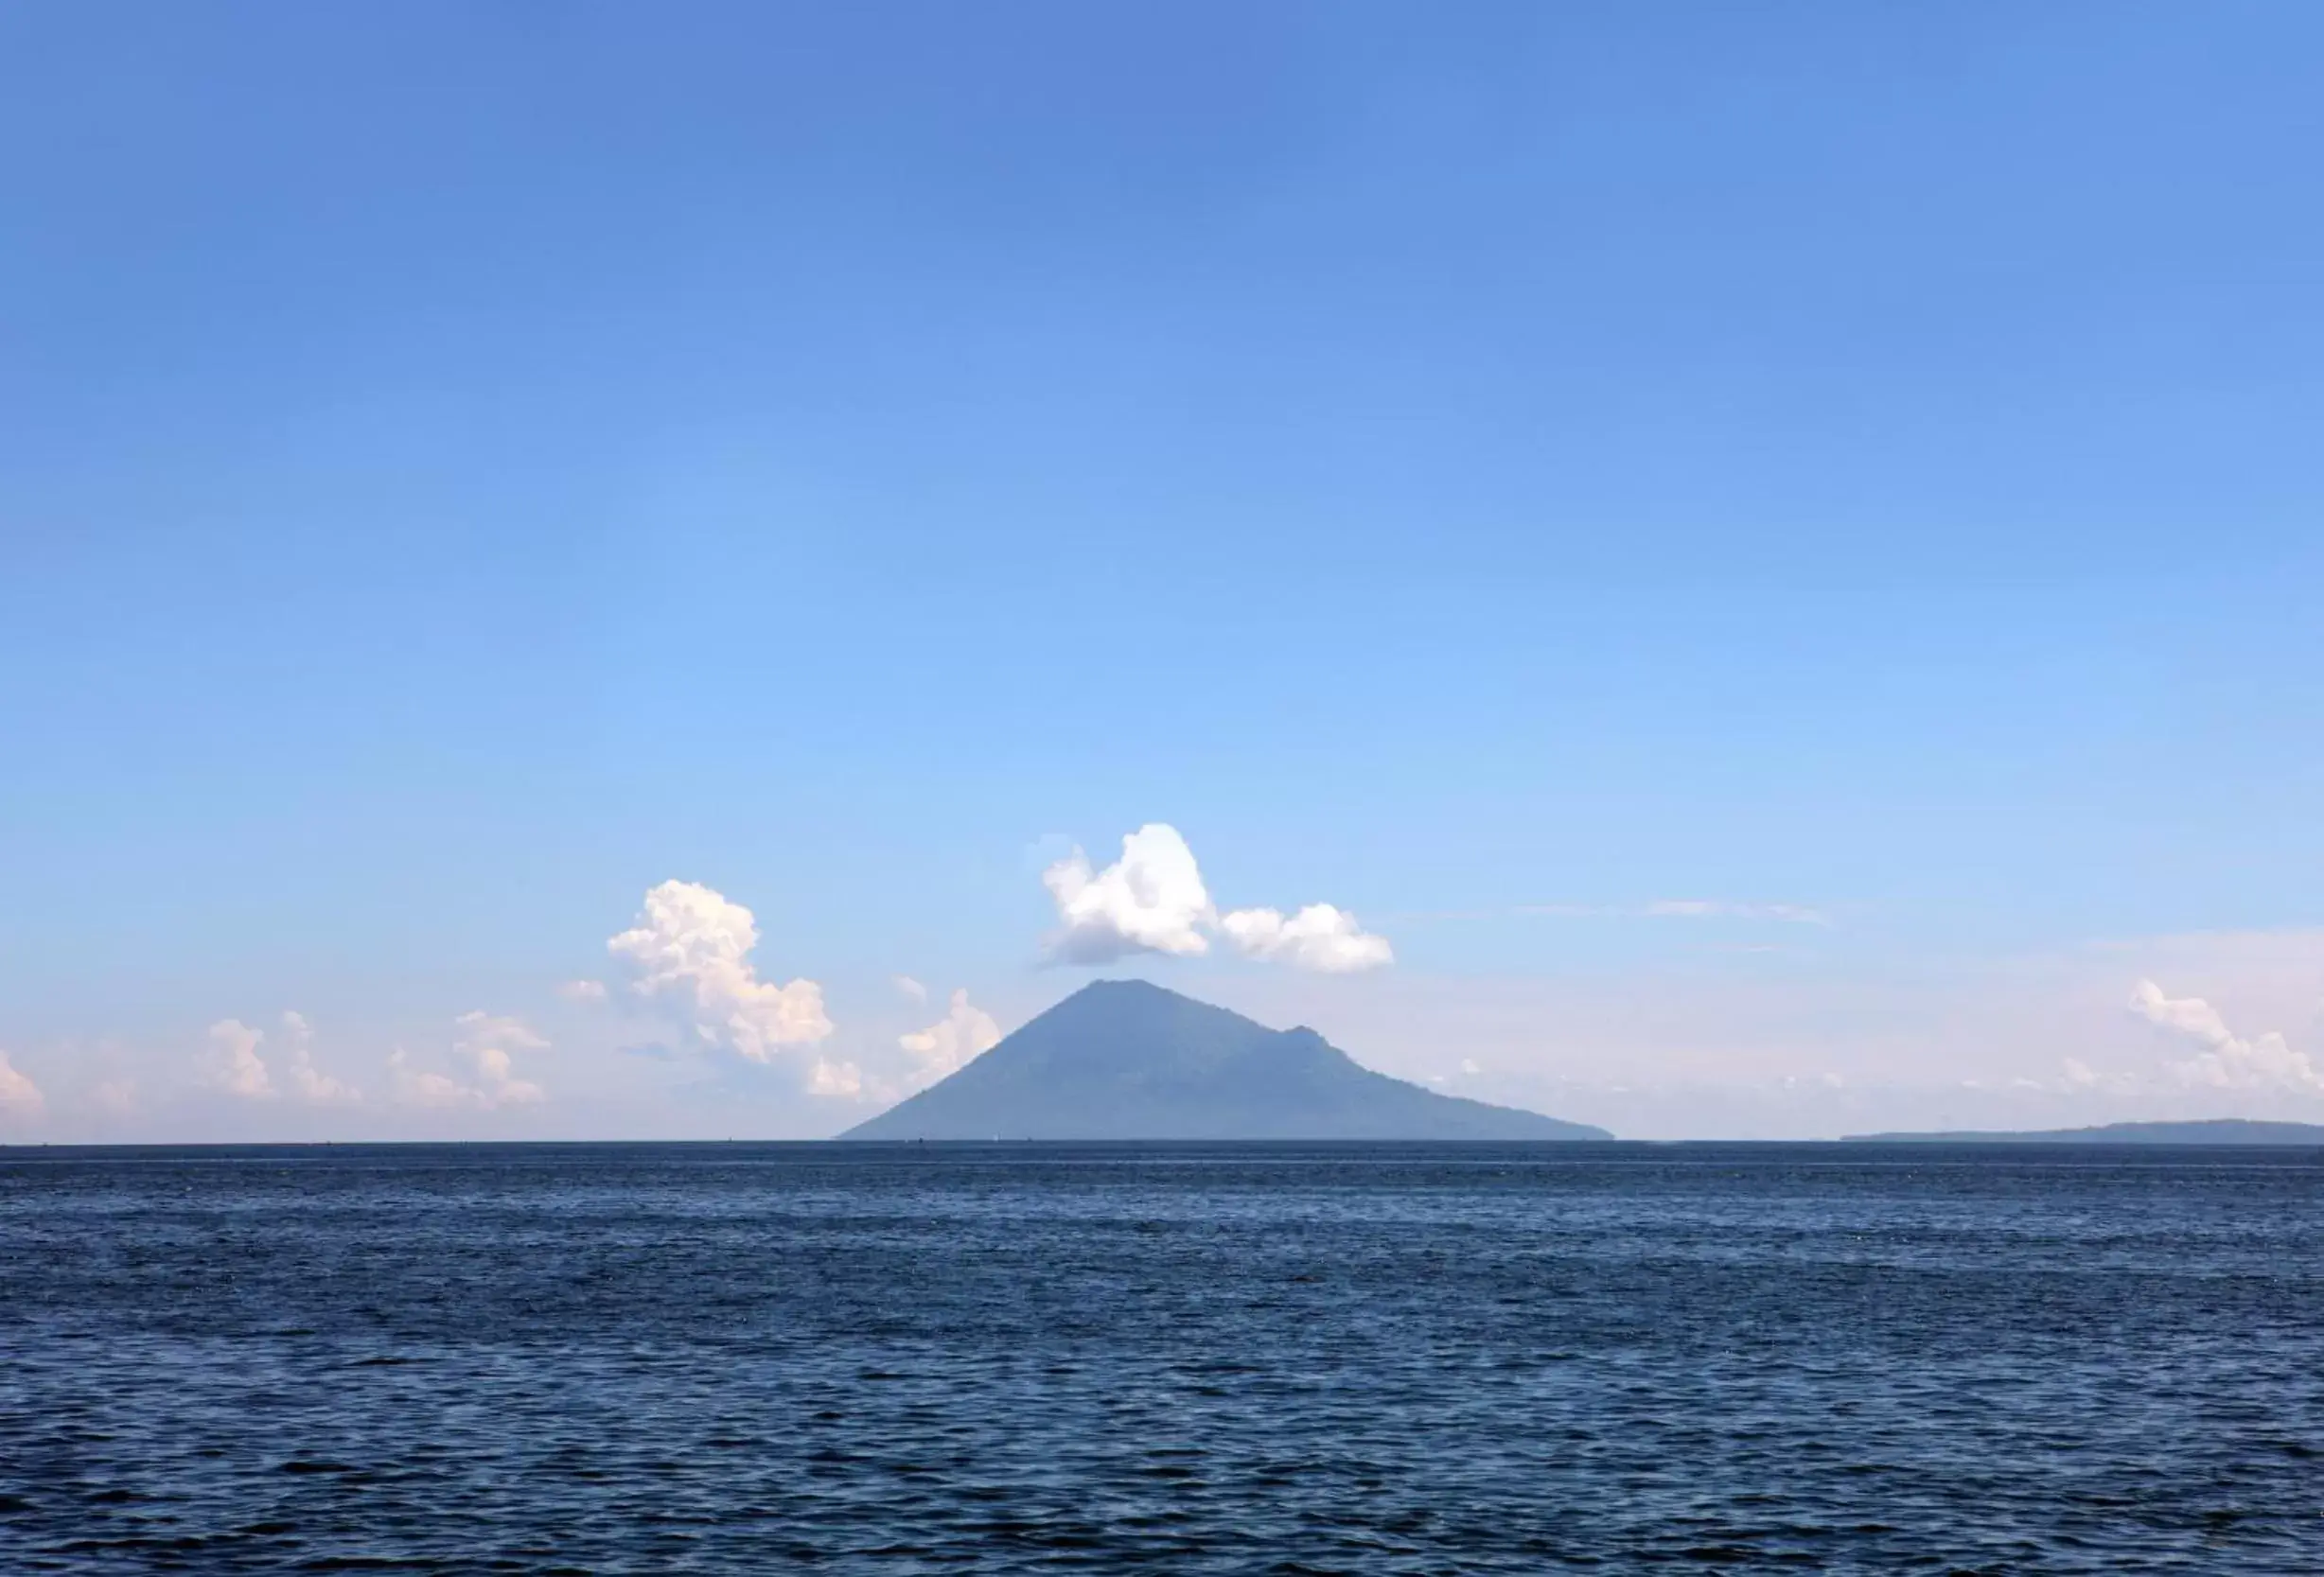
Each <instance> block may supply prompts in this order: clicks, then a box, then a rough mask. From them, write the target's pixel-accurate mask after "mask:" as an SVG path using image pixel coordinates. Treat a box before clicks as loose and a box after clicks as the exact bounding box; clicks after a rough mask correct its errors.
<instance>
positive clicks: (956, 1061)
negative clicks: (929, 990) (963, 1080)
mask: <svg viewBox="0 0 2324 1577" xmlns="http://www.w3.org/2000/svg"><path fill="white" fill-rule="evenodd" d="M999 1043H1000V1025H998V1024H996V1023H995V1022H994V1019H993V1015H992V1014H990V1013H988V1012H986V1011H985V1010H984V1009H983V1008H978V1007H976V1006H974V1005H973V1004H971V1003H970V1001H969V1000H968V991H967V990H966V989H965V988H964V989H962V990H957V991H954V992H953V993H952V1005H951V1007H950V1008H948V1009H947V1010H946V1011H945V1013H944V1016H943V1017H942V1018H941V1019H939V1020H937V1021H936V1022H935V1023H934V1024H932V1025H928V1027H927V1028H925V1029H917V1030H914V1031H913V1032H912V1033H910V1034H909V1035H906V1036H904V1037H903V1038H902V1039H900V1040H899V1041H897V1044H898V1045H900V1046H902V1047H903V1048H904V1049H905V1050H906V1051H907V1052H909V1053H911V1055H912V1062H913V1074H914V1076H915V1082H916V1083H918V1084H933V1083H935V1082H936V1081H937V1080H938V1079H940V1078H944V1077H945V1076H947V1075H949V1074H952V1073H956V1072H958V1071H959V1070H960V1068H962V1067H964V1066H966V1065H967V1064H968V1063H969V1062H970V1061H972V1060H975V1059H976V1058H977V1057H980V1056H982V1055H983V1054H984V1053H986V1052H988V1051H990V1050H992V1049H993V1047H995V1045H997V1044H999Z"/></svg>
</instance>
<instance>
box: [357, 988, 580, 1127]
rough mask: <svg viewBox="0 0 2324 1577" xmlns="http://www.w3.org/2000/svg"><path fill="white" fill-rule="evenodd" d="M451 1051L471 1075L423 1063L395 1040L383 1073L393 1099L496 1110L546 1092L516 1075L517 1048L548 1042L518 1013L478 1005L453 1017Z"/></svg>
mask: <svg viewBox="0 0 2324 1577" xmlns="http://www.w3.org/2000/svg"><path fill="white" fill-rule="evenodd" d="M452 1028H453V1038H452V1055H453V1057H454V1058H455V1059H457V1060H460V1061H462V1062H465V1063H467V1066H468V1068H469V1069H470V1070H471V1074H472V1077H471V1078H470V1079H467V1080H463V1079H460V1078H454V1077H452V1076H451V1075H449V1074H446V1073H440V1072H437V1071H435V1070H433V1069H430V1068H422V1067H420V1066H418V1065H417V1064H415V1063H414V1061H413V1060H412V1057H411V1054H410V1053H409V1052H407V1051H405V1050H404V1049H403V1048H402V1047H401V1046H397V1047H396V1049H395V1050H394V1051H393V1052H391V1053H390V1054H389V1055H388V1059H387V1069H388V1078H389V1081H390V1083H391V1085H392V1086H393V1088H394V1091H395V1095H396V1100H398V1101H400V1102H401V1103H403V1104H404V1105H406V1106H426V1107H435V1108H438V1109H445V1110H467V1111H476V1112H490V1111H495V1110H497V1109H499V1108H501V1107H504V1106H532V1105H536V1104H537V1103H538V1102H540V1101H543V1100H545V1099H547V1098H548V1092H547V1091H546V1090H543V1089H542V1088H541V1087H540V1086H539V1085H538V1084H536V1083H534V1082H533V1081H532V1080H530V1079H527V1078H519V1077H518V1076H517V1071H516V1062H515V1057H516V1054H517V1053H519V1052H536V1051H546V1050H548V1049H549V1043H548V1041H547V1040H545V1039H544V1038H542V1037H541V1036H540V1035H539V1034H537V1033H536V1032H535V1031H534V1029H533V1028H532V1026H531V1025H527V1024H526V1023H525V1022H524V1021H523V1020H522V1019H519V1018H513V1017H508V1016H504V1015H496V1014H491V1013H486V1012H484V1011H483V1010H481V1009H479V1010H477V1011H474V1012H467V1013H463V1014H461V1015H460V1016H459V1017H458V1018H457V1019H454V1020H453V1021H452Z"/></svg>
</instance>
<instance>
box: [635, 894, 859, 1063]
mask: <svg viewBox="0 0 2324 1577" xmlns="http://www.w3.org/2000/svg"><path fill="white" fill-rule="evenodd" d="M758 945H759V927H758V921H757V920H756V919H755V917H753V916H752V914H751V913H750V911H749V910H748V909H747V908H745V907H744V906H743V905H742V904H740V903H737V902H733V900H731V899H730V898H728V897H727V896H726V895H725V894H724V893H721V892H718V891H716V890H714V889H713V888H710V887H706V886H703V885H700V884H699V883H695V882H675V881H673V882H664V883H662V884H661V885H660V886H658V887H655V888H653V889H652V890H651V891H649V892H647V893H646V895H645V904H644V907H643V908H642V909H641V910H640V911H639V912H638V920H637V924H636V925H635V926H633V927H632V928H631V929H629V930H627V931H625V932H623V933H622V934H621V935H620V936H617V937H613V938H611V939H610V940H608V941H607V943H606V950H607V952H609V953H611V954H612V955H614V956H615V957H616V958H619V959H621V960H622V961H623V962H624V963H625V964H626V965H628V967H629V969H630V970H631V972H632V973H633V975H634V978H633V979H632V980H631V981H630V983H629V989H630V990H631V991H633V992H635V993H636V994H637V995H639V996H641V997H644V998H646V999H648V1000H650V1001H657V1002H660V1003H661V1004H662V1005H663V1006H664V1007H666V1008H672V1009H674V1010H675V1011H676V1012H677V1013H678V1015H679V1016H680V1018H681V1019H682V1020H683V1021H684V1023H685V1024H686V1025H687V1026H688V1027H689V1028H691V1029H692V1030H693V1031H694V1034H695V1039H696V1040H697V1041H698V1042H700V1043H703V1044H705V1045H713V1046H719V1047H722V1048H724V1049H725V1050H728V1051H731V1052H732V1053H734V1054H735V1055H736V1056H738V1057H741V1058H744V1059H745V1060H748V1061H752V1062H764V1063H774V1062H778V1061H783V1062H786V1063H788V1064H789V1065H791V1066H793V1067H795V1068H796V1070H797V1072H798V1074H799V1078H800V1081H801V1084H802V1086H803V1087H804V1088H805V1090H806V1091H807V1093H808V1094H809V1095H860V1094H861V1093H862V1092H863V1087H864V1083H863V1075H862V1072H861V1070H859V1069H858V1068H857V1067H856V1066H855V1065H854V1063H853V1062H847V1061H841V1060H836V1059H832V1058H827V1057H822V1056H817V1057H815V1058H814V1059H813V1060H811V1061H805V1062H803V1063H802V1062H801V1061H799V1060H796V1059H793V1058H790V1057H786V1055H785V1054H786V1053H790V1052H792V1051H793V1050H794V1048H801V1047H808V1046H814V1045H816V1044H818V1043H820V1042H822V1041H823V1040H825V1039H827V1038H828V1037H829V1036H830V1034H831V1032H832V1023H831V1016H830V1015H829V1014H828V1013H826V1012H825V1011H824V1010H823V988H822V987H821V986H819V985H818V984H816V982H814V981H812V980H794V981H792V982H790V983H789V984H788V985H784V986H778V985H776V984H775V983H774V982H773V981H771V980H762V979H760V978H759V972H758V966H757V965H756V964H755V963H754V962H753V961H752V959H751V956H750V955H751V953H752V951H753V950H754V949H755V948H757V946H758Z"/></svg>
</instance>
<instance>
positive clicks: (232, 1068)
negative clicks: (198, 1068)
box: [202, 1019, 274, 1100]
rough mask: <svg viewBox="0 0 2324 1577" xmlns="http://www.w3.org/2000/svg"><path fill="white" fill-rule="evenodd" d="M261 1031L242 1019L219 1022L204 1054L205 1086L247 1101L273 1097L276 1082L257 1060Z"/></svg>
mask: <svg viewBox="0 0 2324 1577" xmlns="http://www.w3.org/2000/svg"><path fill="white" fill-rule="evenodd" d="M265 1039H266V1032H265V1031H264V1030H262V1029H253V1028H252V1027H251V1026H250V1025H246V1024H244V1023H243V1022H242V1021H241V1020H240V1019H220V1020H219V1021H218V1022H217V1023H216V1024H214V1025H210V1029H209V1045H208V1047H207V1048H206V1049H204V1051H203V1052H202V1082H203V1083H205V1084H207V1085H209V1086H210V1087H211V1088H212V1089H214V1090H223V1091H225V1092H226V1093H227V1094H228V1095H239V1096H241V1097H242V1098H243V1099H245V1100H265V1099H267V1098H268V1097H270V1096H272V1095H273V1094H274V1080H273V1078H272V1077H270V1076H269V1075H268V1073H267V1071H266V1063H265V1061H264V1060H262V1059H261V1058H260V1057H259V1056H258V1043H259V1042H260V1041H263V1040H265Z"/></svg>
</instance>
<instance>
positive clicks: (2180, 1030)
mask: <svg viewBox="0 0 2324 1577" xmlns="http://www.w3.org/2000/svg"><path fill="white" fill-rule="evenodd" d="M2130 1009H2131V1011H2132V1012H2134V1013H2136V1014H2138V1015H2139V1017H2140V1018H2142V1019H2145V1020H2146V1021H2147V1022H2148V1023H2150V1024H2153V1025H2159V1026H2161V1027H2162V1028H2164V1029H2167V1030H2169V1031H2171V1032H2172V1033H2173V1034H2174V1035H2176V1036H2179V1037H2180V1038H2181V1039H2183V1040H2187V1041H2190V1042H2192V1043H2194V1044H2195V1045H2196V1046H2198V1047H2200V1048H2201V1049H2200V1050H2198V1051H2197V1052H2196V1053H2195V1055H2194V1056H2192V1057H2191V1058H2189V1059H2187V1060H2185V1061H2183V1062H2179V1063H2176V1064H2174V1066H2173V1069H2172V1071H2173V1072H2174V1074H2176V1075H2177V1076H2178V1078H2179V1080H2180V1082H2182V1083H2184V1084H2190V1085H2199V1086H2204V1087H2207V1088H2210V1089H2218V1090H2291V1091H2298V1092H2302V1093H2307V1094H2314V1093H2316V1092H2319V1091H2324V1075H2319V1074H2318V1072H2317V1071H2316V1067H2315V1063H2314V1062H2312V1061H2311V1060H2309V1058H2308V1056H2307V1054H2306V1053H2305V1052H2298V1051H2294V1050H2293V1049H2292V1048H2291V1046H2290V1045H2289V1044H2288V1043H2286V1042H2285V1041H2284V1038H2283V1037H2282V1036H2281V1035H2280V1034H2279V1033H2277V1032H2276V1031H2274V1030H2269V1031H2268V1032H2267V1033H2265V1034H2263V1035H2258V1036H2254V1037H2252V1038H2250V1039H2248V1040H2246V1039H2245V1037H2243V1036H2241V1035H2238V1034H2236V1033H2235V1032H2234V1031H2233V1030H2231V1029H2229V1028H2228V1027H2227V1020H2225V1019H2224V1018H2222V1017H2221V1016H2220V1014H2219V1010H2218V1009H2217V1008H2213V1007H2212V1006H2211V1005H2210V1003H2208V1002H2206V1001H2204V1000H2203V999H2202V998H2201V997H2199V996H2182V997H2172V996H2165V995H2164V994H2163V990H2162V988H2161V987H2159V986H2157V985H2156V984H2155V982H2153V981H2152V980H2141V981H2139V985H2138V989H2137V990H2134V991H2133V992H2131V997H2130Z"/></svg>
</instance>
